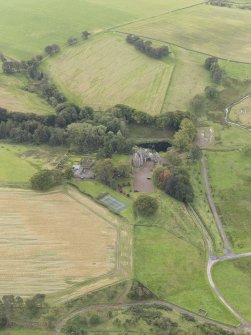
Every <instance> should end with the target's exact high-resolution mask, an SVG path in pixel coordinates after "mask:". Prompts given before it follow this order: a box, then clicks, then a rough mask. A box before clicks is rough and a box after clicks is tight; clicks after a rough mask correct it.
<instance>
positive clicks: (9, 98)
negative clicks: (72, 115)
mask: <svg viewBox="0 0 251 335" xmlns="http://www.w3.org/2000/svg"><path fill="white" fill-rule="evenodd" d="M0 64H1V63H0ZM25 85H27V82H26V80H25V78H24V77H22V76H7V75H4V74H3V73H1V72H0V107H2V108H6V109H7V110H8V111H10V112H23V113H35V114H38V115H47V114H51V113H53V109H52V107H50V105H48V104H47V103H46V102H45V101H44V100H42V99H41V98H39V97H38V95H36V94H35V93H30V92H27V91H25V90H24V89H23V87H24V86H25Z"/></svg>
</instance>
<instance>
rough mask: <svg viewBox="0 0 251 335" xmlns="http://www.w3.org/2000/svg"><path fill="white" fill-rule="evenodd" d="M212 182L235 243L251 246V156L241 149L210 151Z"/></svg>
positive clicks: (236, 246)
mask: <svg viewBox="0 0 251 335" xmlns="http://www.w3.org/2000/svg"><path fill="white" fill-rule="evenodd" d="M207 158H208V168H209V177H210V183H211V187H212V190H213V196H214V200H215V202H216V205H217V208H218V211H219V213H220V215H221V216H222V220H223V224H224V227H225V230H226V232H227V235H228V237H229V239H230V242H231V244H232V247H233V249H234V250H235V251H239V252H244V251H250V249H251V225H250V215H251V193H250V178H251V157H248V155H246V154H245V153H244V152H242V151H232V152H210V153H207Z"/></svg>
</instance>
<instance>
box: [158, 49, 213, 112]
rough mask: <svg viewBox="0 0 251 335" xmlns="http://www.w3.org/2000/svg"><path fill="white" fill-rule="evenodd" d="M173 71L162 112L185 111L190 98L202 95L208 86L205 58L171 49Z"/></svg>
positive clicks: (185, 51)
mask: <svg viewBox="0 0 251 335" xmlns="http://www.w3.org/2000/svg"><path fill="white" fill-rule="evenodd" d="M172 52H173V57H174V62H173V63H174V69H173V72H172V76H171V80H170V82H169V86H168V90H167V94H166V99H165V103H164V105H163V108H162V111H163V112H167V111H168V112H170V111H176V110H187V109H188V108H189V104H190V102H191V100H192V98H193V97H194V96H195V95H197V94H203V93H204V89H205V87H206V86H209V85H210V82H211V80H210V75H209V72H208V71H206V70H205V68H204V62H205V57H204V56H202V55H199V54H197V53H194V52H190V51H187V50H184V49H181V48H177V47H173V46H172Z"/></svg>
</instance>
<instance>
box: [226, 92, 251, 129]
mask: <svg viewBox="0 0 251 335" xmlns="http://www.w3.org/2000/svg"><path fill="white" fill-rule="evenodd" d="M249 97H251V93H249V94H247V95H245V96H244V97H242V98H240V99H239V100H237V101H235V102H233V103H232V104H230V105H228V106H227V107H226V108H225V122H226V123H227V124H229V125H231V126H235V127H238V128H241V129H243V130H247V131H251V128H249V127H245V126H242V125H241V124H239V123H235V122H231V121H229V113H230V111H231V108H232V107H233V106H235V105H238V104H239V103H240V102H242V101H244V100H246V99H248V98H249Z"/></svg>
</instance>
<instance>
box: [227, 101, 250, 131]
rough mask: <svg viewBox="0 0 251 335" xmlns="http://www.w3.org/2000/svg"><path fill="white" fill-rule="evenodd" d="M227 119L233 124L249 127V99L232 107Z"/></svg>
mask: <svg viewBox="0 0 251 335" xmlns="http://www.w3.org/2000/svg"><path fill="white" fill-rule="evenodd" d="M229 118H230V120H231V121H233V122H236V123H239V124H242V125H244V126H246V127H251V97H249V98H247V99H246V100H243V101H242V102H240V103H239V104H237V105H235V106H233V107H232V108H231V110H230V114H229Z"/></svg>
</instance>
